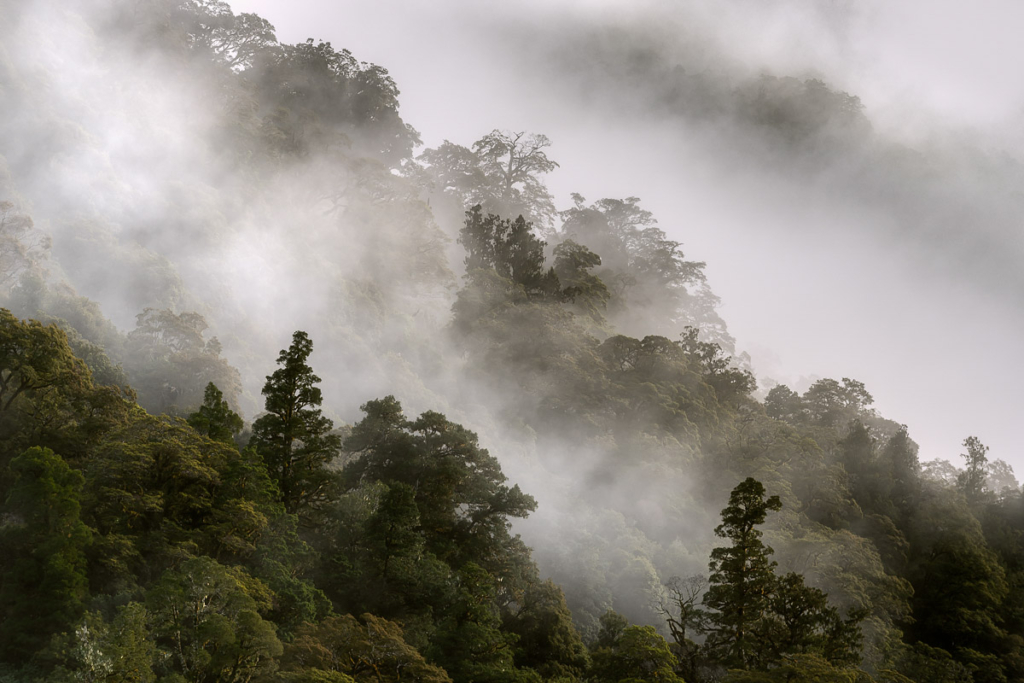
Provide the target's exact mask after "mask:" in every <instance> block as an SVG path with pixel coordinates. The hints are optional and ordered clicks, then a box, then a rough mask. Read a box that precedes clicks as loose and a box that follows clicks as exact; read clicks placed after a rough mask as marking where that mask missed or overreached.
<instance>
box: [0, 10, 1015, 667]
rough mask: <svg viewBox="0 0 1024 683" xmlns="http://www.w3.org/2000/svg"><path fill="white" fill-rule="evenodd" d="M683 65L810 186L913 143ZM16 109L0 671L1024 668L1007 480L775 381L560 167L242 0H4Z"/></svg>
mask: <svg viewBox="0 0 1024 683" xmlns="http://www.w3.org/2000/svg"><path fill="white" fill-rule="evenodd" d="M626 62H628V60H624V63H626ZM655 66H656V65H655ZM652 68H653V67H652ZM673 73H675V76H674V77H675V78H676V81H675V90H674V91H673V92H674V94H673V96H672V97H671V98H669V99H667V100H664V101H662V102H661V105H659V106H662V105H663V106H666V107H670V108H672V109H673V111H676V112H677V113H678V114H679V115H680V116H687V117H695V118H697V119H700V120H708V119H716V120H717V119H723V120H731V121H742V122H744V125H749V124H750V122H751V121H753V122H754V123H755V124H756V125H755V128H756V129H757V130H760V131H761V133H763V138H762V139H761V142H762V143H763V145H764V146H765V147H770V148H772V149H776V150H781V152H780V153H783V154H788V155H790V158H792V159H797V160H803V161H801V162H800V163H810V161H809V160H816V161H820V160H821V159H833V158H840V159H846V158H848V157H849V158H854V159H858V160H860V161H863V160H864V159H877V158H880V156H879V155H884V154H888V153H889V152H892V151H893V150H892V148H889V147H886V146H885V145H884V144H883V141H880V140H879V139H878V138H876V137H875V134H874V133H873V132H872V128H871V125H870V122H869V121H868V120H867V117H866V116H865V115H864V113H863V111H862V108H861V105H860V102H859V100H858V99H857V97H855V96H853V95H850V94H847V93H844V92H839V91H836V90H833V89H831V88H830V86H829V85H828V84H826V83H824V82H822V81H820V80H805V81H800V80H797V79H793V78H789V77H786V76H785V75H781V76H779V77H774V76H772V77H769V76H764V77H763V78H759V79H758V80H757V81H756V83H753V82H736V83H718V82H716V83H714V84H712V83H711V82H710V81H703V80H702V79H701V78H699V77H684V75H680V74H679V73H677V72H673ZM634 85H635V87H636V88H637V91H638V92H640V93H641V95H642V94H643V93H644V92H646V91H645V90H644V84H643V83H642V82H637V83H635V84H634ZM641 95H638V96H637V98H636V99H638V100H641V101H642V100H643V97H641ZM644 96H646V95H644ZM0 101H2V102H3V105H4V106H3V109H2V113H0V155H2V156H0V505H2V509H0V558H2V559H0V680H3V681H46V682H48V683H49V682H53V683H56V682H65V681H88V682H98V681H104V682H115V681H116V682H119V683H127V682H130V681H133V682H134V681H137V682H152V681H165V682H167V683H170V682H176V681H189V682H191V683H207V682H214V681H216V682H224V683H243V682H250V681H251V682H253V683H256V682H258V681H291V682H294V683H345V682H349V683H351V681H353V680H354V681H359V682H360V683H362V682H370V681H374V682H376V683H397V682H399V681H423V682H429V683H446V682H452V683H471V682H474V683H475V682H480V683H513V682H523V683H536V682H539V681H541V680H551V681H555V680H558V681H562V682H566V681H595V682H601V683H604V682H617V681H669V682H678V681H686V683H701V682H711V681H726V682H729V683H755V682H756V683H767V682H775V681H779V682H781V681H788V682H798V681H799V682H808V683H810V682H812V681H823V682H824V681H828V682H832V681H834V682H846V681H849V682H857V683H866V682H869V681H878V682H879V683H907V682H908V681H909V682H912V683H954V682H955V683H970V682H974V683H1002V682H1009V681H1024V539H1022V535H1024V498H1022V493H1021V489H1020V486H1019V485H1018V483H1017V481H1016V480H1015V478H1014V475H1013V472H1012V469H1011V468H1010V466H1009V465H1007V463H1005V462H1004V461H1002V460H999V459H995V458H993V459H991V460H990V459H989V456H988V449H987V448H986V446H985V445H984V444H983V443H982V441H981V440H979V439H978V438H977V437H974V436H970V435H966V434H965V435H964V436H965V440H964V442H963V451H964V452H963V460H964V461H963V463H960V467H957V466H955V465H953V464H950V463H949V462H945V461H932V462H925V463H922V462H921V461H919V457H918V447H917V445H916V444H915V443H914V441H913V438H912V436H911V431H912V425H911V426H910V427H909V428H908V426H906V425H902V424H900V423H898V422H896V421H893V420H891V419H887V418H886V417H885V416H883V415H880V414H879V413H878V412H876V411H875V410H874V409H873V408H872V405H873V398H872V396H871V393H870V388H869V387H866V386H865V385H864V384H863V383H862V382H860V381H857V380H856V379H853V378H846V377H840V378H834V379H820V380H818V381H815V382H814V383H813V384H811V385H810V386H809V387H808V388H806V390H804V391H796V390H794V389H791V388H789V387H787V386H784V385H772V384H771V383H770V382H767V381H763V380H762V382H761V384H760V385H759V382H758V378H757V377H755V375H754V373H753V371H752V369H751V368H750V365H749V362H748V359H747V358H746V357H745V355H744V354H743V353H742V351H741V350H740V349H737V348H736V345H735V340H734V339H733V337H732V336H731V335H730V333H729V330H728V327H727V324H726V321H724V320H723V319H722V317H721V316H720V315H719V312H718V304H719V300H718V298H717V297H716V295H715V293H714V291H713V290H712V288H711V286H710V284H709V282H708V278H707V277H706V274H705V264H704V263H703V262H701V261H698V260H694V259H693V258H692V257H690V256H688V255H687V254H686V253H685V252H684V249H683V244H681V243H680V242H678V241H675V240H673V239H672V238H671V236H670V232H669V231H667V230H666V229H663V227H661V226H660V225H659V222H658V219H657V217H656V216H654V215H653V214H652V213H651V212H650V211H649V210H647V209H646V208H644V204H643V201H642V200H641V199H639V198H637V197H632V196H626V197H605V198H593V197H590V198H585V197H583V196H580V195H578V194H577V195H573V196H572V197H571V198H569V199H568V201H567V202H565V203H562V200H560V199H557V198H555V197H554V196H552V194H551V193H550V192H549V190H548V188H547V185H546V184H545V177H546V175H547V174H549V173H551V172H552V171H553V170H554V169H555V168H557V167H558V165H559V163H568V160H557V158H556V155H555V150H556V149H557V147H556V145H555V143H556V142H557V141H552V140H549V139H548V138H547V137H546V136H545V135H543V134H542V133H540V132H520V131H504V130H493V131H491V132H487V131H481V132H480V137H478V138H477V139H476V140H475V141H474V140H457V141H445V142H444V143H443V144H441V145H438V146H437V147H435V148H425V147H424V145H422V144H421V141H420V139H419V135H418V134H417V132H416V130H415V128H414V127H413V126H412V125H410V122H406V121H405V120H404V119H403V118H402V116H401V115H400V113H399V112H400V108H399V104H400V93H399V90H398V87H397V86H396V84H395V82H394V81H393V80H392V79H391V77H390V76H389V74H388V72H387V70H386V69H385V68H383V67H381V66H377V65H373V64H368V63H365V62H362V61H359V59H358V56H354V55H352V54H351V53H349V52H348V51H346V50H345V49H343V48H342V47H341V46H332V45H331V44H329V43H325V42H319V41H315V40H310V41H308V42H304V43H298V44H294V45H290V44H283V43H281V42H279V41H278V40H277V38H276V36H275V31H274V27H273V26H272V25H271V24H270V23H269V22H268V21H267V20H266V19H263V18H261V17H259V16H256V15H253V14H235V13H234V12H233V11H232V10H231V8H230V7H229V6H228V5H227V4H226V3H224V2H220V1H219V0H137V1H134V2H115V1H113V0H110V1H108V0H77V1H76V2H71V3H68V2H62V1H61V0H38V1H35V2H28V3H26V2H23V1H22V0H0ZM411 123H412V124H414V123H415V122H411ZM748 132H749V129H748ZM762 151H763V149H762ZM844 155H847V156H844ZM900 163H901V165H900V166H899V167H898V168H890V169H889V170H888V171H887V172H888V173H891V174H894V177H895V176H898V175H899V174H901V173H905V174H906V175H907V177H913V178H917V181H919V182H920V183H921V184H925V185H927V184H928V183H929V182H931V181H932V180H934V176H928V175H927V173H926V172H925V171H926V169H927V168H928V167H929V163H930V162H929V160H928V159H926V158H923V157H914V158H910V157H906V158H902V160H901V162H900ZM988 163H989V161H988V160H982V161H979V162H978V164H977V165H976V166H974V167H971V171H972V172H976V173H979V174H981V173H983V172H984V169H986V168H988V165H987V164H988ZM1005 163H1010V162H1005ZM799 165H800V164H797V166H799ZM857 168H861V167H857ZM805 170H806V169H805ZM857 172H858V173H859V172H861V171H859V170H858V171H857ZM937 184H940V183H937ZM879 192H881V189H879ZM894 192H895V191H894ZM889 199H892V198H891V197H890V198H889ZM892 201H894V202H895V201H897V200H896V199H892ZM899 203H900V205H901V206H909V207H910V208H912V206H910V205H908V204H906V203H904V202H903V201H902V200H899ZM910 208H908V211H909V210H910ZM671 234H673V235H674V234H679V232H678V231H672V232H671ZM951 400H952V399H951Z"/></svg>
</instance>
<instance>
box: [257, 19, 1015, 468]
mask: <svg viewBox="0 0 1024 683" xmlns="http://www.w3.org/2000/svg"><path fill="white" fill-rule="evenodd" d="M239 8H240V9H245V8H252V9H254V10H256V11H260V12H262V13H264V14H266V15H267V16H274V15H275V9H274V6H273V3H259V2H256V3H243V5H240V6H239ZM397 9H398V8H397V6H393V5H392V4H389V3H382V4H378V5H375V7H374V8H367V7H364V6H359V5H354V4H353V5H332V6H331V7H323V6H321V5H320V4H319V3H316V2H310V1H307V2H299V3H294V4H293V5H292V6H290V8H289V11H288V12H280V15H279V16H275V17H274V18H273V21H274V22H275V24H276V25H277V26H278V28H279V31H280V32H281V34H282V35H285V36H289V39H293V40H299V39H301V38H302V37H304V36H307V35H313V36H316V37H317V38H322V39H325V40H335V41H336V42H339V43H344V44H346V45H351V46H352V48H353V49H356V50H357V51H358V53H359V54H364V55H366V57H365V58H366V59H370V60H373V61H376V62H377V63H381V64H386V65H387V66H388V68H389V69H390V70H391V72H392V74H393V75H394V76H395V78H396V80H397V82H398V83H399V86H400V87H401V88H402V90H403V108H404V109H403V111H405V112H406V113H407V115H408V117H409V120H411V121H414V122H415V125H417V127H418V129H419V130H420V131H421V133H422V134H423V138H424V141H425V144H426V145H428V146H432V145H436V144H437V143H439V142H440V141H441V140H443V139H450V140H452V141H455V142H461V143H462V144H468V143H469V142H470V141H471V140H473V139H475V138H476V137H478V136H479V135H482V134H483V133H484V132H486V131H487V130H490V129H491V128H506V129H514V130H534V131H538V132H543V133H545V134H547V135H548V136H549V137H550V138H551V139H552V140H553V142H554V146H553V148H552V152H551V156H552V158H554V159H556V160H558V161H559V162H560V163H561V165H562V166H561V168H560V169H558V170H557V171H555V172H554V173H552V174H551V176H550V179H549V185H550V187H551V189H552V191H553V193H554V194H555V196H556V199H557V201H558V203H559V206H560V207H564V206H565V205H566V204H568V195H569V194H570V193H572V192H579V193H581V194H583V195H584V196H586V197H587V198H591V199H596V198H598V197H605V196H638V197H640V198H641V199H642V200H643V202H644V205H645V206H646V207H647V208H648V209H650V210H651V211H652V212H653V213H654V214H655V215H656V216H657V217H658V218H659V220H660V222H661V224H662V226H663V227H664V229H666V230H667V231H668V232H669V234H670V235H671V236H672V237H673V238H674V239H677V240H679V241H681V242H683V244H684V249H685V250H686V253H687V255H688V256H690V257H693V258H696V259H698V260H704V261H707V262H708V269H707V272H708V274H709V277H710V281H711V284H712V286H713V287H714V289H715V291H716V292H717V293H718V294H719V296H721V298H722V302H723V303H722V309H721V310H722V315H723V317H724V318H725V319H726V321H727V322H728V324H729V325H730V329H731V330H732V332H733V334H734V335H735V336H736V338H737V340H738V347H739V349H740V350H743V351H747V352H749V353H750V354H751V356H752V358H753V363H754V367H755V368H756V370H757V371H758V374H759V376H763V377H766V378H772V379H774V380H776V381H780V382H784V383H788V384H791V385H796V386H803V387H806V385H808V384H809V383H810V381H811V380H813V379H814V378H817V377H823V376H840V375H842V376H854V377H857V378H859V379H861V380H862V381H865V382H866V383H867V385H868V386H869V388H870V389H871V390H872V391H873V393H874V396H875V399H876V402H877V406H878V407H879V409H880V410H881V411H882V412H883V413H884V414H886V415H889V416H891V417H893V418H894V419H897V420H898V421H901V422H905V423H906V424H908V425H909V426H911V428H912V429H913V432H914V434H915V439H916V440H917V441H918V442H919V443H921V445H922V457H923V458H925V459H930V458H945V459H951V460H955V459H956V458H957V457H958V454H959V452H960V442H961V441H962V440H963V438H964V436H965V435H967V434H969V433H971V434H973V433H978V434H983V435H984V436H983V438H984V439H987V441H986V442H987V443H990V444H991V446H992V448H993V453H998V454H999V455H998V457H1001V458H1004V459H1006V460H1007V461H1009V462H1011V463H1013V464H1015V465H1018V466H1019V464H1018V463H1021V464H1024V463H1022V461H1019V460H1018V458H1019V457H1021V456H1020V455H1019V454H1020V453H1021V449H1020V447H1019V438H1018V436H1017V435H1016V434H1014V433H1013V432H1014V430H1013V429H1012V428H1011V427H1010V425H1011V424H1012V423H1013V419H1012V418H1013V416H1014V415H1017V414H1019V413H1020V412H1021V408H1022V406H1021V404H1020V402H1019V398H1017V393H1018V392H1017V391H1016V389H1015V388H1014V387H1016V386H1019V382H1020V380H1021V379H1022V378H1024V375H1022V373H1024V364H1022V363H1020V362H1018V361H1016V360H1015V359H1013V358H1012V355H1013V354H1012V352H1011V351H1010V350H1011V349H1012V348H1015V347H1016V346H1017V345H1018V344H1019V340H1020V339H1021V333H1022V332H1024V319H1022V316H1021V314H1020V310H1019V306H1018V305H1017V304H1018V302H1019V300H1020V295H1021V293H1022V291H1024V280H1022V278H1021V273H1022V272H1024V270H1022V268H1021V264H1022V260H1024V243H1022V240H1021V237H1020V235H1021V233H1020V230H1019V227H1018V219H1017V216H1018V215H1019V209H1020V194H1019V189H1018V188H1019V178H1020V167H1019V156H1018V151H1019V150H1020V146H1019V136H1018V134H1017V133H1016V130H1017V129H1018V128H1019V126H1018V125H1017V123H1016V122H1019V116H1020V113H1021V112H1022V111H1024V90H1022V89H1021V88H1019V87H1018V88H1014V87H1013V86H1012V85H1009V84H1012V83H1015V82H1017V81H1018V80H1019V79H1015V78H1014V74H1013V66H1012V65H1013V64H1015V63H1019V61H1020V60H1019V54H1018V53H1019V52H1020V47H1019V45H1018V44H1017V41H1016V40H1015V38H1014V36H1013V34H1012V31H1010V30H1009V28H1008V27H1010V26H1013V25H1014V21H1013V18H1014V16H1015V13H1016V12H1018V11H1019V10H1018V9H1017V8H1015V7H1013V6H1011V5H1009V4H1007V3H992V4H991V5H989V6H987V10H986V11H984V12H981V11H977V12H976V11H974V10H971V12H970V15H971V16H970V19H967V18H962V20H959V21H958V19H957V17H958V16H960V14H959V12H961V10H959V9H957V8H955V7H945V8H944V9H943V10H942V11H935V9H934V7H933V6H931V5H930V6H929V9H927V10H926V9H925V8H924V7H923V6H916V9H915V6H914V5H906V4H903V5H901V6H900V8H894V7H891V6H890V5H887V4H885V3H829V4H825V5H822V4H814V3H805V2H788V3H775V4H773V5H771V6H770V7H766V6H763V5H761V4H757V3H746V2H734V3H719V4H716V5H715V6H714V8H712V7H710V6H707V5H705V4H702V3H671V4H669V3H659V2H647V3H632V4H631V5H630V7H629V8H628V9H627V8H623V7H622V6H620V5H617V4H616V3H601V2H587V3H578V4H568V3H566V4H562V5H557V6H551V5H547V4H543V3H539V4H530V3H518V4H515V5H510V6H507V7H504V8H502V9H492V8H488V9H487V10H484V9H482V8H478V7H476V6H474V5H473V4H472V3H457V2H456V3H445V4H441V5H432V6H431V7H430V9H429V10H427V9H426V8H408V7H403V8H402V10H401V11H397ZM963 11H966V10H963ZM911 16H913V17H914V20H913V22H911V21H910V19H909V17H911ZM979 22H980V23H979ZM356 25H358V26H359V29H358V30H354V29H352V28H351V27H353V26H356ZM967 26H969V27H970V28H965V29H962V30H960V29H959V28H958V27H967ZM982 36H983V38H982ZM950 46H954V47H952V48H951V47H950ZM1014 55H1017V58H1015V57H1014ZM631 60H632V61H631ZM680 69H681V70H682V71H683V72H684V73H686V74H688V75H697V76H700V77H703V78H704V81H703V83H702V85H703V86H705V87H706V89H705V90H704V91H700V92H697V91H691V93H692V94H684V95H682V96H681V95H680V94H679V92H678V90H679V87H680V85H679V83H678V82H674V81H673V80H672V78H673V77H672V74H673V73H678V70H680ZM766 74H767V75H771V76H775V77H780V78H784V77H795V78H799V79H806V78H818V79H821V80H823V81H824V82H825V83H827V84H828V85H829V86H830V87H832V88H834V89H837V90H842V91H846V92H849V93H850V94H851V95H854V96H858V97H860V100H861V102H862V103H863V105H864V115H865V118H866V121H867V125H869V126H870V128H871V133H870V134H868V140H869V142H868V144H867V146H868V147H869V149H867V150H866V149H865V148H864V147H865V146H859V147H857V148H854V149H831V150H829V149H824V150H823V149H821V148H820V146H819V149H817V150H815V149H804V150H796V151H794V150H792V149H786V148H785V146H781V148H780V145H778V141H777V140H773V139H772V138H771V134H770V133H768V132H767V131H765V130H764V129H763V128H759V126H758V125H757V124H756V122H751V121H750V120H749V119H748V120H742V119H741V120H739V121H737V120H735V118H733V117H732V116H731V115H730V114H728V113H727V114H725V115H721V116H717V117H715V118H713V119H712V118H710V117H707V116H701V115H700V114H695V113H694V112H693V103H694V102H695V101H697V102H698V103H699V100H693V98H694V97H698V98H700V97H703V98H705V101H707V100H709V99H712V98H714V97H719V98H725V97H727V96H728V92H729V90H730V89H732V88H735V87H738V86H739V85H741V84H743V83H747V82H749V81H752V80H755V79H757V78H758V77H759V76H762V75H766ZM513 93H514V94H513ZM680 97H682V98H683V99H680ZM673 98H675V100H673ZM684 101H685V102H687V103H688V104H686V105H681V104H680V103H682V102H684ZM698 106H699V105H698ZM462 131H464V132H462ZM854 321H856V322H854ZM908 358H913V359H914V361H913V362H909V363H908V362H907V359H908ZM996 359H999V360H996Z"/></svg>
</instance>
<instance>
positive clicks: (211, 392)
mask: <svg viewBox="0 0 1024 683" xmlns="http://www.w3.org/2000/svg"><path fill="white" fill-rule="evenodd" d="M188 424H189V426H190V427H192V429H194V430H196V431H197V432H199V433H200V434H203V435H204V436H208V437H210V438H211V439H213V440H214V441H222V442H224V443H233V442H234V436H235V434H238V433H239V432H240V431H242V427H244V426H245V423H243V422H242V418H241V417H239V415H238V413H236V412H235V411H233V410H231V406H230V405H228V402H227V401H226V400H224V393H223V392H222V391H221V390H220V389H218V388H217V385H216V384H214V383H213V382H210V383H209V384H207V385H206V391H205V392H203V404H202V405H201V406H199V410H197V411H196V412H194V413H192V414H191V415H189V416H188Z"/></svg>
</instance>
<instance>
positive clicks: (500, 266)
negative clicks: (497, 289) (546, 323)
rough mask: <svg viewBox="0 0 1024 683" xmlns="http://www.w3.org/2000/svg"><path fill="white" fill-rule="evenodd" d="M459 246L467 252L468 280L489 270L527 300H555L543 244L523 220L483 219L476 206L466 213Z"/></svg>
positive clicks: (554, 283) (552, 274)
mask: <svg viewBox="0 0 1024 683" xmlns="http://www.w3.org/2000/svg"><path fill="white" fill-rule="evenodd" d="M459 243H460V244H462V246H463V247H465V249H466V270H467V272H468V273H469V274H470V276H471V277H472V275H473V273H474V271H477V270H488V269H491V270H494V271H495V272H496V273H497V274H498V275H500V276H501V277H503V278H506V279H508V280H511V281H512V282H514V283H515V284H516V285H518V286H520V287H522V288H523V290H524V291H525V292H526V295H527V296H528V297H531V298H535V297H543V296H555V297H557V296H558V294H559V283H558V276H557V275H555V271H554V270H553V269H549V270H548V271H546V272H545V270H544V244H545V243H544V242H543V241H542V240H540V239H538V238H537V237H535V236H534V235H533V232H532V231H531V230H530V224H529V223H527V222H526V220H525V219H524V218H523V217H522V216H519V218H516V219H515V220H511V219H508V218H501V217H500V216H497V215H495V214H492V213H489V214H487V215H486V216H485V215H484V214H483V210H482V208H481V206H480V205H479V204H478V205H476V206H474V207H473V208H471V209H470V210H469V211H467V212H466V220H465V223H464V224H463V226H462V230H461V231H460V232H459Z"/></svg>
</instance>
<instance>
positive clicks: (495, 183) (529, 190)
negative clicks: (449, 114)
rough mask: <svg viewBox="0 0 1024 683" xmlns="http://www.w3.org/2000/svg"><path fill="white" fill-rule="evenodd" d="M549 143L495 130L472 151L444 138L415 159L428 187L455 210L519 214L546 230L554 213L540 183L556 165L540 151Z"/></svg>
mask: <svg viewBox="0 0 1024 683" xmlns="http://www.w3.org/2000/svg"><path fill="white" fill-rule="evenodd" d="M550 145H551V141H550V140H548V138H547V136H545V135H539V134H532V133H531V134H527V133H514V132H509V131H499V130H495V131H492V132H491V133H489V134H488V135H485V136H484V137H482V138H480V139H479V140H477V141H476V142H475V143H473V146H472V149H469V148H466V147H462V146H461V145H456V144H453V143H451V142H448V141H447V140H445V141H444V143H443V144H441V145H440V146H439V147H438V148H437V149H428V150H426V151H425V152H423V154H421V155H420V157H419V158H420V160H422V161H424V162H425V163H426V164H427V167H428V168H427V172H428V174H429V177H430V179H431V181H432V182H433V184H434V185H435V186H436V187H437V189H438V190H440V191H441V192H442V193H443V194H444V195H446V196H448V197H450V198H451V199H452V200H454V202H455V203H456V204H457V205H458V210H459V211H465V210H466V208H467V207H470V206H473V205H480V206H482V208H483V210H484V211H487V212H488V213H490V214H498V215H503V216H519V217H522V218H524V221H525V222H526V223H532V224H534V225H537V226H539V227H541V228H542V229H545V228H550V226H551V222H552V220H553V219H554V217H555V213H556V212H555V206H554V203H553V201H552V197H551V194H550V193H549V192H548V190H547V187H545V186H544V183H543V181H542V180H541V176H542V175H543V174H546V173H550V172H551V171H553V170H554V169H555V168H557V167H558V164H557V163H556V162H554V161H552V160H551V159H549V158H548V156H547V153H546V152H545V151H544V150H545V149H546V148H547V147H549V146H550Z"/></svg>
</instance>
